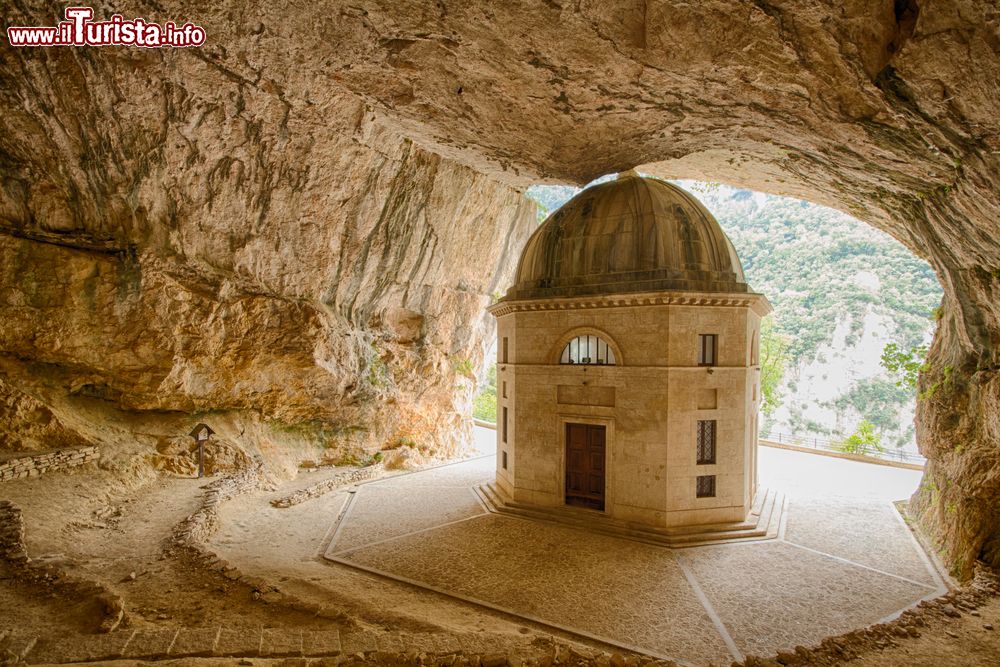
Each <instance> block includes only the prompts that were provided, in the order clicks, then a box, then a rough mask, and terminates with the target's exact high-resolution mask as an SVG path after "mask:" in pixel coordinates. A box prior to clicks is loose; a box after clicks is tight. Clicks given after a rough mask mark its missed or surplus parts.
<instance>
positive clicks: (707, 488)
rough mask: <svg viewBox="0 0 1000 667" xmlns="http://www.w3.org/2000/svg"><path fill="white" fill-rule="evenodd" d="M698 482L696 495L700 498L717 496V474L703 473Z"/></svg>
mask: <svg viewBox="0 0 1000 667" xmlns="http://www.w3.org/2000/svg"><path fill="white" fill-rule="evenodd" d="M696 483H697V489H696V495H697V496H698V497H699V498H714V497H715V475H701V476H700V477H698V479H697V482H696Z"/></svg>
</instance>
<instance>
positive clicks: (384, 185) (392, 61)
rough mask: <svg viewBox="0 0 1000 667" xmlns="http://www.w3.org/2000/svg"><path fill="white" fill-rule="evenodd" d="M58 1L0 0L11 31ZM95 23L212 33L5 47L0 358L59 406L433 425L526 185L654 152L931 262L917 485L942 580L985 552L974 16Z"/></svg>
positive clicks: (986, 17) (990, 10) (731, 13)
mask: <svg viewBox="0 0 1000 667" xmlns="http://www.w3.org/2000/svg"><path fill="white" fill-rule="evenodd" d="M59 11H61V7H57V6H54V5H51V4H50V3H48V2H45V1H43V0H14V2H11V3H8V6H7V7H5V15H4V18H5V21H7V22H9V24H12V25H52V24H53V23H54V22H55V21H56V20H58V19H59V18H60V16H59V15H58V12H59ZM96 11H97V13H98V15H104V14H110V13H111V12H112V11H119V12H121V13H122V14H124V15H126V16H142V17H144V18H147V19H149V20H156V21H166V20H171V19H173V20H191V21H194V22H196V23H198V24H200V25H202V26H204V27H205V29H206V31H207V35H208V39H207V43H206V46H205V47H204V48H202V49H186V50H176V51H166V50H141V49H129V48H117V47H116V48H101V49H97V48H59V49H26V48H12V47H9V46H4V47H3V49H0V110H2V113H0V184H2V186H0V232H2V235H3V236H4V238H5V240H4V243H3V247H2V249H0V252H2V258H3V271H4V281H3V283H2V284H0V291H2V292H3V294H2V296H3V301H2V302H3V304H4V306H3V308H4V312H3V315H4V322H5V324H4V326H3V327H2V328H3V336H2V337H0V352H2V355H0V357H2V358H0V360H2V362H3V363H2V365H0V368H2V369H3V372H4V382H5V383H6V384H5V386H8V387H15V386H16V387H17V389H16V391H22V392H24V393H26V394H28V395H30V396H31V399H32V400H36V401H41V402H42V403H43V404H44V405H45V406H46V409H48V408H53V409H55V411H56V412H55V413H54V414H55V415H56V417H57V418H60V419H64V420H65V419H67V416H66V406H65V405H63V404H62V403H59V402H60V401H62V400H63V399H64V398H65V396H66V395H68V394H69V393H72V392H74V391H75V392H77V394H79V393H80V392H81V391H83V392H84V393H87V394H89V395H91V398H95V399H96V400H101V401H105V402H111V403H116V401H117V402H118V403H120V404H121V405H122V406H125V407H129V408H134V409H153V408H154V407H155V408H156V409H161V410H181V411H183V410H190V409H220V410H234V409H235V410H257V409H259V408H258V407H257V406H258V405H263V406H264V408H263V409H262V410H261V411H262V414H264V415H265V416H268V417H276V416H277V415H280V416H281V418H283V419H290V420H294V419H301V418H302V417H303V416H304V415H308V414H310V413H311V412H313V411H314V410H315V411H316V412H317V413H318V414H321V415H323V417H322V419H323V420H324V423H336V424H337V425H338V426H337V428H338V429H342V430H341V431H337V432H338V433H341V432H343V430H344V429H346V430H348V431H349V430H350V429H356V428H360V426H359V423H360V422H366V423H370V422H372V421H373V420H376V419H377V418H381V417H386V416H389V415H395V416H392V417H391V419H392V420H393V422H394V423H398V422H399V421H402V422H406V421H407V417H405V416H403V417H400V416H399V412H400V411H399V410H397V409H395V408H386V407H384V406H383V407H381V408H376V407H374V406H375V403H374V402H373V401H374V398H373V397H379V398H380V399H381V400H387V401H397V403H398V405H402V406H404V409H403V410H402V413H403V414H404V415H420V416H421V419H422V420H425V421H421V422H420V423H421V426H420V428H419V429H418V430H420V431H421V432H423V433H429V432H432V431H435V429H436V428H437V429H447V428H449V427H450V425H451V424H453V423H455V422H454V420H455V419H457V417H456V415H457V414H459V413H460V412H461V409H462V400H463V399H461V398H455V396H456V393H455V391H454V387H455V379H456V377H458V375H457V374H456V372H455V368H458V367H464V366H463V364H462V361H463V360H470V359H471V360H473V361H476V362H478V361H479V360H480V359H482V356H483V350H484V341H485V340H487V339H488V338H489V336H490V333H489V330H488V326H486V325H484V324H483V323H482V320H481V319H477V313H478V312H480V310H481V308H482V307H483V306H484V305H485V304H486V303H488V302H489V294H490V293H491V292H493V291H495V290H498V289H501V288H502V286H503V285H502V284H501V283H505V281H506V280H508V279H509V274H510V271H511V270H512V269H513V267H512V266H511V265H512V264H513V263H514V259H513V258H515V257H516V252H517V251H518V250H519V249H520V247H521V244H523V243H524V240H525V239H526V237H527V233H528V231H529V230H530V227H531V225H532V216H531V210H530V207H529V206H528V205H527V204H526V203H525V201H524V199H523V198H522V197H520V196H519V195H518V193H517V192H516V191H515V189H517V188H521V187H523V186H524V185H526V184H527V183H529V182H532V181H536V180H548V181H572V182H578V183H582V182H585V181H587V180H589V179H590V178H592V177H594V176H597V175H599V174H602V173H606V172H610V171H618V170H621V169H626V168H629V167H634V166H639V165H646V166H645V167H644V169H645V170H647V171H651V172H653V173H655V174H657V175H661V176H668V177H673V176H677V177H693V178H705V179H710V180H723V181H727V182H730V183H733V184H738V185H743V186H746V187H751V188H756V189H761V190H766V191H771V192H776V193H784V194H793V195H796V196H801V197H804V198H807V199H810V200H813V201H817V202H819V203H824V204H829V205H832V206H835V207H837V208H840V209H842V210H845V211H847V212H849V213H852V214H854V215H856V216H857V217H859V218H862V219H864V220H866V221H869V222H871V223H872V224H874V225H876V226H878V227H881V228H883V229H885V230H887V231H889V232H890V233H892V234H893V235H895V236H896V237H897V238H899V239H900V240H901V241H902V242H904V243H905V244H906V245H907V246H908V247H910V248H911V249H912V250H913V251H914V252H916V253H918V254H920V255H921V256H923V257H925V258H927V259H928V260H929V261H930V262H931V263H932V265H933V266H934V267H935V269H936V270H937V272H938V275H939V277H940V279H941V281H942V284H943V286H944V289H945V302H944V304H943V306H944V307H943V310H942V319H941V326H940V327H939V333H938V335H937V338H936V340H935V343H934V346H933V350H932V355H931V370H930V372H928V373H926V374H925V379H924V381H923V387H922V388H923V390H924V391H925V392H931V390H932V389H933V391H932V392H931V394H930V398H929V400H925V401H922V402H921V407H920V414H919V417H918V427H919V428H918V439H919V441H920V443H921V447H922V449H923V451H924V452H925V453H926V454H927V455H928V456H929V457H930V459H931V464H930V470H929V473H928V474H929V481H932V482H933V483H934V484H933V490H925V491H924V492H922V494H923V495H921V497H920V498H919V500H920V502H919V503H918V506H919V510H920V512H921V516H922V517H923V520H924V523H925V525H927V526H929V527H932V528H933V529H934V531H935V533H936V536H937V537H938V538H940V539H941V540H942V541H943V543H944V544H945V546H946V548H947V550H948V557H949V558H951V559H952V562H954V563H956V564H957V567H958V569H959V571H962V572H965V573H967V572H968V567H969V563H970V562H971V560H972V559H973V558H975V557H977V556H980V555H987V556H988V557H990V558H992V559H993V560H994V561H996V562H1000V537H998V536H1000V516H998V513H997V510H996V507H997V506H1000V502H998V500H1000V479H997V478H996V477H995V475H994V476H991V475H990V473H989V471H990V470H992V469H993V468H994V467H995V463H996V461H997V458H998V454H997V451H998V446H1000V426H998V424H997V422H996V417H995V415H996V414H997V411H996V409H995V408H996V405H997V404H998V403H1000V383H998V381H997V368H998V366H1000V356H998V353H997V349H998V348H1000V345H998V343H1000V241H998V237H1000V230H998V227H1000V225H998V222H997V221H998V220H1000V197H998V192H1000V113H998V100H1000V9H998V8H997V6H996V4H995V3H992V2H979V1H975V0H926V1H922V0H896V1H891V0H881V1H878V2H870V1H868V0H849V1H848V2H832V1H831V2H820V3H818V2H813V1H811V0H755V1H750V0H747V1H731V2H730V1H725V2H723V1H721V0H719V1H711V0H710V1H707V2H680V1H678V0H664V1H659V2H657V1H655V0H647V1H640V0H636V1H628V0H625V1H623V2H615V3H607V2H592V1H589V0H579V1H577V2H569V1H561V0H548V1H545V2H527V1H525V2H503V3H494V2H487V1H485V0H473V1H470V2H463V3H453V2H447V1H443V0H439V1H438V2H417V1H412V0H411V1H407V0H393V1H391V2H390V1H388V0H385V1H381V2H375V1H369V2H365V1H360V2H350V3H348V2H318V3H315V2H314V3H294V4H285V3H248V2H246V1H245V0H223V1H222V2H216V3H207V2H205V3H193V2H181V1H179V0H163V1H160V2H155V3H154V2H143V1H141V0H140V1H130V0H125V1H122V2H114V3H112V4H109V5H101V6H99V7H97V8H96ZM411 142H413V143H411ZM512 188H513V189H512ZM32 266H41V267H59V266H63V267H66V268H65V271H66V273H65V274H61V273H59V271H57V270H55V269H54V268H53V269H51V270H49V269H48V268H45V269H44V270H35V271H32V270H31V267H32ZM498 269H503V270H506V271H507V273H506V274H503V273H502V272H501V275H500V276H499V278H497V277H495V276H496V275H497V274H496V271H497V270H498ZM66 281H70V282H66ZM442 295H444V296H443V297H442ZM130 308H131V310H130ZM206 323H212V324H213V325H214V326H213V327H212V328H211V329H210V333H209V334H205V333H204V327H205V325H206ZM226 323H229V324H226ZM140 326H141V327H146V328H148V329H149V330H151V331H152V332H154V334H155V340H156V343H155V344H151V343H150V342H149V341H148V340H146V339H144V338H143V337H142V336H141V335H140V334H141V333H142V329H141V328H140ZM272 329H273V330H274V331H272ZM254 332H266V333H262V334H261V335H259V336H258V335H256V334H255V333H254ZM68 340H70V341H74V342H73V344H70V345H64V344H65V342H66V341H68ZM85 341H91V342H92V343H93V345H88V344H87V343H86V342H85ZM205 341H209V342H210V344H209V345H208V346H207V347H205V346H203V345H202V343H204V342H205ZM274 341H280V345H275V344H274ZM206 349H207V350H210V351H212V352H211V353H206V352H205V351H204V350H206ZM220 351H221V352H220ZM216 357H219V358H222V359H224V360H226V363H224V364H222V367H221V368H219V367H218V365H217V364H213V363H211V362H212V360H214V359H215V358H216ZM248 360H249V361H248ZM248 373H250V374H252V376H253V378H254V379H253V382H250V383H246V382H244V379H245V378H246V377H247V374H248ZM430 378H435V379H433V380H432V379H430ZM290 379H291V381H292V382H291V384H292V389H291V390H290V391H289V392H288V395H289V396H291V397H293V398H292V399H289V401H291V403H289V402H287V401H285V402H283V399H282V392H283V391H284V388H285V387H286V386H288V382H289V380H290ZM430 386H433V387H434V390H433V391H428V388H429V387H430ZM87 387H89V389H86V390H84V389H81V388H87ZM464 391H466V392H467V390H464ZM459 394H461V392H459ZM10 400H11V401H15V402H16V401H21V400H22V399H21V398H17V397H15V398H13V399H10ZM57 403H59V405H56V404H57ZM116 404H117V403H116ZM358 405H366V406H368V408H369V409H366V410H355V409H354V407H356V406H358ZM60 406H61V407H60ZM345 406H354V407H350V409H348V408H347V407H345ZM18 414H21V413H18ZM24 414H27V413H24ZM442 415H450V416H449V417H447V418H446V419H438V417H439V416H442ZM991 415H992V416H991ZM437 423H440V424H442V425H444V426H441V427H435V426H431V424H437ZM394 429H395V427H393V428H388V429H386V430H385V431H379V432H378V433H373V434H372V439H373V440H378V439H380V438H384V437H389V436H390V435H391V433H393V432H395V430H394ZM376 430H377V429H376ZM352 432H353V431H352ZM436 432H437V436H435V437H440V436H441V433H442V432H443V431H440V430H439V431H436ZM376 436H377V437H376ZM956 443H960V444H961V445H962V447H961V448H958V449H956ZM926 489H932V487H931V486H926ZM954 512H957V514H958V515H959V516H962V517H963V519H962V521H960V522H956V521H953V520H951V519H950V518H949V517H951V516H953V513H954Z"/></svg>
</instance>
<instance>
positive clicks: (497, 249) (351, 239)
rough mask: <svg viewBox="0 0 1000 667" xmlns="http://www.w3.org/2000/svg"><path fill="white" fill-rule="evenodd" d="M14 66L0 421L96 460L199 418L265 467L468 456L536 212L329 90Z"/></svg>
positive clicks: (3, 101)
mask: <svg viewBox="0 0 1000 667" xmlns="http://www.w3.org/2000/svg"><path fill="white" fill-rule="evenodd" d="M48 11H49V10H48V9H47V7H46V5H45V4H44V3H37V5H36V6H29V5H27V4H22V5H19V11H16V12H14V13H15V14H16V16H11V17H8V18H9V19H10V20H11V21H12V22H13V23H18V22H20V21H29V22H38V21H43V22H44V21H47V20H49V18H51V16H50V15H49V13H48ZM216 43H217V44H219V45H220V48H221V43H222V42H221V40H220V41H218V42H216ZM0 57H2V61H0V82H2V85H0V90H2V92H0V106H2V108H3V109H4V112H3V114H2V120H0V134H2V135H3V136H2V138H0V169H2V171H0V179H2V186H3V187H2V188H0V274H2V275H3V277H4V279H3V281H2V282H0V304H2V308H3V324H2V325H0V378H2V379H3V383H4V384H3V385H0V388H2V389H6V390H7V395H8V396H10V397H11V398H8V399H7V401H8V403H13V402H15V401H20V402H24V401H31V402H34V403H35V404H37V405H38V406H39V409H44V410H48V411H51V412H52V413H53V414H54V418H55V419H56V420H59V421H60V422H61V423H70V424H72V425H73V426H74V427H78V430H81V431H82V432H86V433H87V435H88V437H89V438H90V439H96V440H97V441H100V440H101V437H102V433H101V430H102V429H101V425H100V422H101V420H102V419H103V418H104V416H105V413H106V412H111V411H114V412H116V413H117V414H118V415H119V416H122V415H124V417H125V419H126V421H127V419H129V418H131V416H136V419H140V418H141V419H142V420H143V426H142V428H141V429H138V428H137V430H142V431H145V432H147V433H152V434H154V435H155V436H156V437H157V438H159V439H160V440H162V439H163V438H164V437H169V436H176V435H184V434H186V432H187V430H186V429H185V428H184V426H185V425H186V422H185V421H184V420H183V419H178V417H179V416H183V415H185V414H188V415H195V414H197V415H201V416H202V418H204V419H205V420H207V421H209V422H212V423H213V424H214V425H216V430H220V429H219V427H218V426H217V424H219V423H221V424H222V429H221V434H222V435H223V436H227V437H228V438H229V439H230V440H239V441H242V443H243V444H244V445H246V446H248V447H250V448H252V449H253V448H256V449H260V450H262V451H264V452H265V453H266V452H267V451H268V450H269V449H273V448H274V447H280V446H281V444H282V443H283V442H286V441H289V440H296V439H298V440H302V439H305V440H308V441H310V442H312V443H313V444H315V445H318V446H322V447H325V448H327V449H329V450H330V451H331V452H332V453H336V452H338V451H339V452H341V453H351V452H354V453H356V454H357V455H360V454H361V453H362V450H364V451H369V452H370V451H374V450H376V449H378V448H380V447H382V446H385V445H387V444H393V443H394V442H396V441H398V439H399V438H401V437H406V438H407V439H410V440H415V441H418V442H421V443H422V444H425V445H427V446H428V447H430V448H431V449H433V450H436V452H437V453H438V454H440V455H447V454H453V453H455V452H456V451H457V450H458V449H460V448H461V446H462V445H463V444H464V443H463V439H464V437H467V435H468V432H469V428H470V426H469V424H470V423H469V419H468V416H467V414H468V412H469V411H468V409H467V403H468V400H469V396H470V393H471V391H472V388H473V384H474V381H473V379H472V378H471V377H470V376H471V375H472V370H473V369H475V368H476V367H478V366H480V365H481V363H482V360H483V356H484V354H485V351H486V346H487V345H488V344H489V342H490V338H491V334H492V322H491V320H490V319H489V318H488V317H487V316H485V314H484V308H485V306H487V305H488V304H489V302H490V300H491V298H492V296H491V295H492V293H493V292H494V291H496V290H497V289H498V287H499V286H500V285H501V284H502V282H503V281H504V280H505V279H506V276H507V275H509V272H510V271H512V270H513V267H512V266H511V264H512V263H513V262H514V261H515V260H516V255H515V254H514V252H515V251H516V249H517V248H518V247H519V246H520V245H521V244H522V243H523V241H524V239H525V237H526V235H527V233H529V232H530V230H531V228H532V227H533V226H534V221H535V211H534V206H533V204H531V203H530V202H529V201H528V200H526V199H525V198H523V197H522V196H521V195H520V194H519V193H518V192H516V191H515V190H513V189H511V188H510V187H509V186H507V185H504V184H501V183H498V182H497V181H495V180H494V179H491V178H489V177H487V176H484V175H481V174H478V173H476V172H474V171H473V170H471V169H469V168H467V167H463V166H460V165H458V164H456V163H454V162H452V161H449V160H446V159H443V158H441V157H439V156H437V155H434V154H433V153H430V152H428V151H426V150H424V149H421V148H419V147H418V146H416V145H415V144H413V143H412V142H411V141H409V140H407V139H405V138H404V137H402V136H401V135H399V134H398V133H396V132H393V131H390V130H388V129H386V127H385V126H384V124H383V123H381V122H380V121H379V120H378V119H377V118H375V117H374V116H373V114H372V111H371V109H370V108H369V107H368V106H367V105H366V103H365V102H364V101H363V100H361V99H359V98H358V97H357V96H356V95H354V94H351V93H349V92H347V91H345V90H343V89H342V88H341V87H339V86H336V85H335V84H331V86H330V87H329V88H328V89H326V90H324V91H322V93H321V94H319V95H317V96H316V97H312V96H311V95H310V94H309V93H308V91H307V90H305V89H304V88H302V87H301V86H305V85H307V84H308V85H311V84H309V82H307V81H302V82H300V84H296V85H295V86H294V88H295V92H294V93H291V92H290V93H289V95H286V94H285V92H283V90H282V87H281V85H279V84H278V83H276V82H275V81H271V80H269V79H268V80H265V79H263V78H261V76H260V75H253V74H252V73H250V72H248V71H236V70H233V69H232V68H231V67H230V65H228V64H225V63H224V62H223V61H220V59H219V57H218V56H215V57H210V56H209V55H208V54H207V53H200V52H194V53H191V52H185V53H180V54H169V53H165V52H142V51H139V50H134V51H133V50H129V49H122V50H116V51H115V52H114V53H112V52H110V51H107V50H95V51H93V52H91V51H89V50H87V49H79V50H77V49H73V50H67V49H62V50H27V49H11V48H7V49H4V52H3V54H2V56H0ZM287 73H288V71H287V70H286V71H285V74H287ZM275 74H277V72H275ZM282 85H286V84H282ZM318 92H319V91H318ZM15 397H16V398H15ZM0 408H2V404H0ZM205 415H208V416H205ZM139 416H141V417H139ZM157 416H161V417H162V420H160V423H157V422H156V420H155V419H154V418H155V417H157ZM213 416H214V419H215V421H213ZM28 421H30V420H28ZM188 421H190V420H188ZM80 422H86V423H85V424H81V423H80ZM19 431H20V429H18V430H17V431H15V432H14V433H5V434H4V436H3V437H4V439H5V443H6V446H7V447H9V448H27V445H26V444H24V443H23V442H22V441H21V438H19V437H18V433H19Z"/></svg>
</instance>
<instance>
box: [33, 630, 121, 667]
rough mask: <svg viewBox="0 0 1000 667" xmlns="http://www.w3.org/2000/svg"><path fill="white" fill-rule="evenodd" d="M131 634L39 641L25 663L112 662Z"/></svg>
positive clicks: (118, 633)
mask: <svg viewBox="0 0 1000 667" xmlns="http://www.w3.org/2000/svg"><path fill="white" fill-rule="evenodd" d="M131 636H132V633H131V632H115V633H112V634H110V635H76V636H73V638H72V640H71V641H70V640H69V638H60V639H52V638H44V639H39V640H38V643H37V644H36V645H35V646H34V648H33V649H32V650H31V652H30V653H28V656H27V659H26V661H27V662H29V663H32V664H38V663H57V662H94V661H96V660H112V659H114V658H117V657H118V656H120V655H121V653H122V649H123V648H125V643H126V642H127V641H128V640H129V638H130V637H131Z"/></svg>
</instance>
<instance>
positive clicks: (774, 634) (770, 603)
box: [323, 429, 943, 665]
mask: <svg viewBox="0 0 1000 667" xmlns="http://www.w3.org/2000/svg"><path fill="white" fill-rule="evenodd" d="M477 431H478V433H477V438H479V439H480V440H482V445H481V447H482V448H484V449H488V444H489V440H490V438H492V436H493V434H492V432H489V431H485V430H483V429H477ZM760 466H761V483H762V484H764V485H765V486H767V487H769V488H776V489H779V490H782V491H784V492H786V493H787V495H788V497H789V507H788V510H787V512H786V525H785V526H784V529H783V531H782V534H781V536H780V538H779V539H777V540H773V541H769V542H756V543H745V544H728V545H718V546H709V547H698V548H692V549H684V550H671V549H666V548H663V547H658V546H652V545H647V544H641V543H637V542H632V541H628V540H623V539H619V538H615V537H609V536H603V535H596V534H591V533H587V532H584V531H581V530H577V529H574V528H568V527H562V526H556V525H553V524H548V523H538V522H533V521H529V520H525V519H520V518H514V517H508V516H499V515H495V514H489V513H487V512H486V510H485V508H484V507H483V506H482V505H481V504H480V503H479V502H478V500H477V498H476V496H475V494H474V493H473V491H472V487H473V486H474V485H475V484H477V483H479V482H481V481H485V480H487V479H489V478H490V477H491V476H492V472H493V461H492V459H491V458H481V459H476V460H472V461H467V462H463V463H459V464H454V465H451V466H446V467H442V468H438V469H434V470H429V471H425V472H420V473H414V474H410V475H404V476H400V477H396V478H391V479H385V480H379V481H377V482H372V483H368V484H363V485H361V486H360V487H358V491H357V492H356V493H355V494H352V497H351V498H350V499H349V500H348V504H347V509H346V511H345V512H343V513H342V514H341V518H340V519H339V521H337V520H336V519H335V516H333V515H331V516H330V521H331V522H335V523H336V527H335V530H334V533H333V535H332V540H331V543H330V546H329V548H328V550H327V558H329V559H330V560H332V561H335V562H336V563H340V564H343V565H350V566H352V567H356V568H360V569H363V570H367V571H369V572H373V573H377V574H380V575H383V576H387V577H391V578H393V579H396V580H400V581H404V582H408V583H413V584H417V585H419V586H422V587H425V588H428V589H431V590H435V591H439V592H442V593H446V594H448V595H452V596H455V597H458V598H461V599H465V600H469V601H474V602H477V603H479V604H483V605H485V606H489V607H492V608H494V609H499V610H503V611H507V612H510V613H513V614H516V615H519V616H523V617H525V618H527V619H531V620H535V621H540V622H544V623H547V624H551V625H553V626H555V627H559V628H562V629H565V630H570V631H573V632H578V633H580V634H584V635H588V636H591V637H594V638H597V639H601V640H603V641H608V642H611V643H615V644H618V645H621V646H624V647H627V648H634V649H637V650H641V651H643V652H648V653H652V654H655V655H659V656H661V657H667V658H671V659H674V660H679V661H682V662H687V663H691V664H701V665H703V664H708V663H710V662H713V663H716V664H726V663H728V662H729V661H730V660H732V659H733V658H737V659H738V658H740V657H741V656H742V655H743V654H747V655H749V654H756V655H769V654H773V653H776V652H778V651H781V650H787V649H790V648H792V647H794V646H795V645H797V644H810V643H814V642H818V641H819V640H821V639H822V638H823V637H826V636H829V635H833V634H839V633H842V632H845V631H848V630H850V629H853V628H857V627H861V626H864V625H868V624H870V623H874V622H877V621H879V620H881V619H883V618H885V617H888V616H892V615H894V614H896V613H898V612H899V611H901V610H903V609H905V608H906V607H908V606H911V605H913V604H915V603H916V602H918V601H919V600H920V599H922V598H924V597H928V596H933V595H937V594H940V593H941V592H943V590H942V582H941V579H940V577H939V576H938V575H937V573H936V572H935V571H934V570H933V569H932V568H931V567H930V563H929V561H928V560H927V557H926V555H925V554H924V553H923V552H922V551H921V550H920V549H919V547H918V546H917V544H916V542H915V540H914V539H913V537H912V535H911V534H910V531H909V530H908V529H907V528H906V526H905V524H904V523H903V521H902V519H901V518H900V516H899V515H898V514H897V513H896V511H895V509H894V507H893V506H892V504H891V500H894V499H902V498H905V497H907V496H908V495H909V494H910V493H911V492H912V490H913V489H914V488H915V486H916V484H917V482H918V481H919V477H920V474H919V473H918V472H915V471H910V470H901V469H896V468H889V467H885V466H875V465H869V464H862V463H855V462H851V461H842V460H838V459H831V458H828V457H819V456H815V455H810V454H801V453H797V452H789V451H784V450H777V449H767V448H762V450H761V458H760ZM337 514H340V513H339V512H338V513H337ZM328 527H329V524H327V525H326V526H323V529H328Z"/></svg>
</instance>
